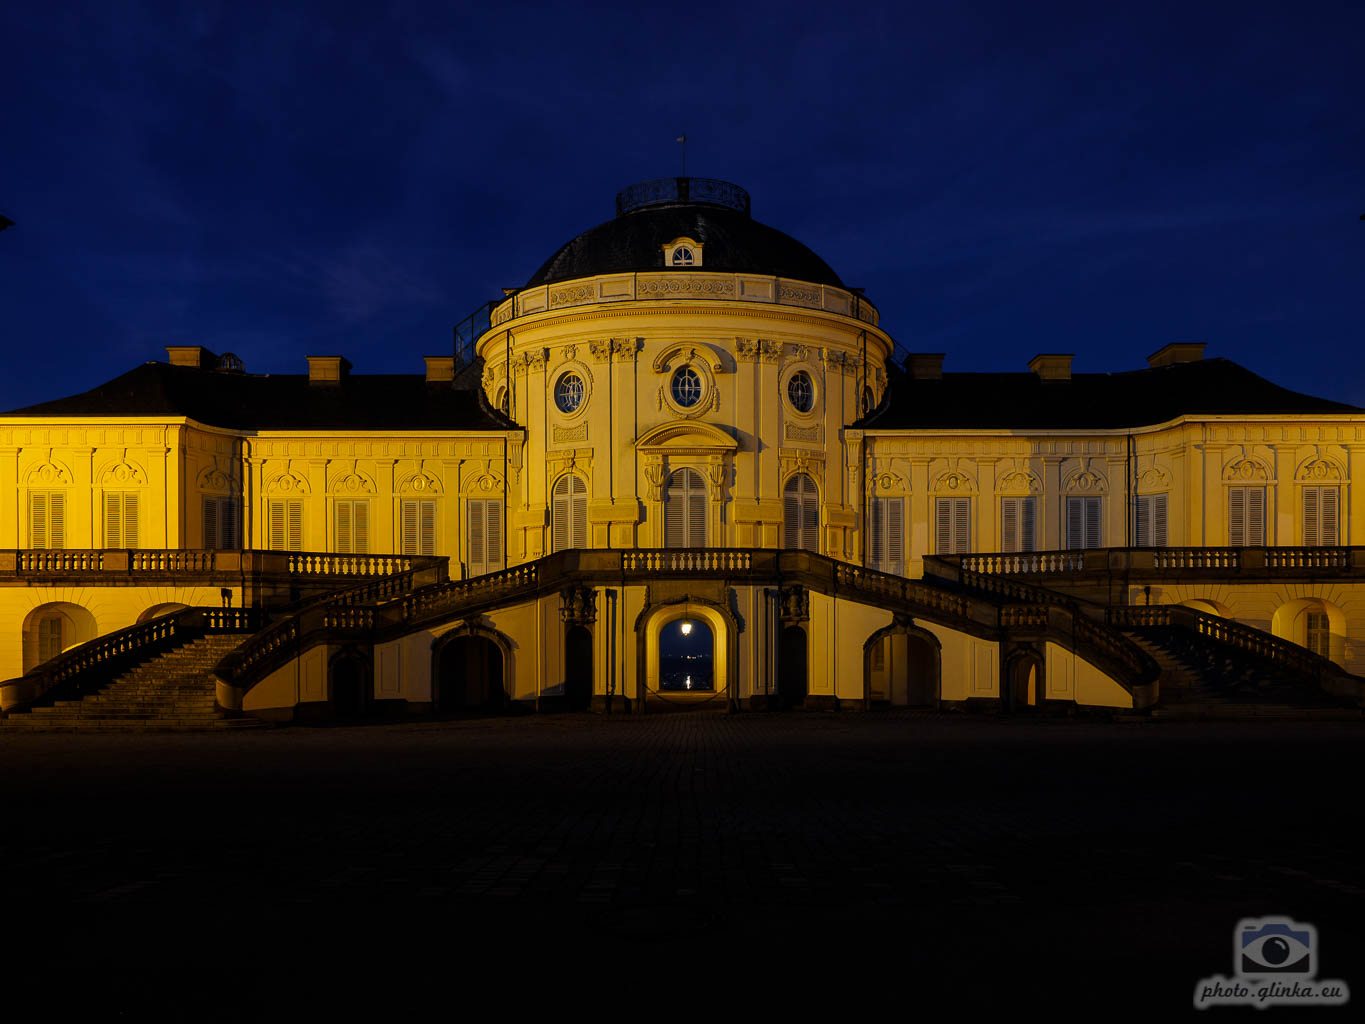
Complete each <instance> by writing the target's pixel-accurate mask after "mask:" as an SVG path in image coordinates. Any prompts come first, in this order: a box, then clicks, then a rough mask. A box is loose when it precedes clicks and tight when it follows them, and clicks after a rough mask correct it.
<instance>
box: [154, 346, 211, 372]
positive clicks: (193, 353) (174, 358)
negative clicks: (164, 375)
mask: <svg viewBox="0 0 1365 1024" xmlns="http://www.w3.org/2000/svg"><path fill="white" fill-rule="evenodd" d="M166 355H167V357H168V358H169V359H170V361H171V365H172V366H193V367H194V368H195V369H197V370H212V369H213V368H214V367H215V366H217V365H218V357H217V356H216V355H214V354H213V353H212V352H210V351H209V350H208V349H206V348H205V347H204V346H203V345H167V346H166Z"/></svg>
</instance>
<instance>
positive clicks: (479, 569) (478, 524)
mask: <svg viewBox="0 0 1365 1024" xmlns="http://www.w3.org/2000/svg"><path fill="white" fill-rule="evenodd" d="M465 518H466V519H467V520H468V522H469V574H470V575H471V576H482V575H483V574H484V573H486V572H496V571H497V570H499V569H501V568H502V566H503V547H502V502H501V501H498V500H496V499H489V498H471V499H469V503H468V511H467V514H466V517H465Z"/></svg>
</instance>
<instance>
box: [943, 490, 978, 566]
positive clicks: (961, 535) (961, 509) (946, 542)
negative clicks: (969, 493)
mask: <svg viewBox="0 0 1365 1024" xmlns="http://www.w3.org/2000/svg"><path fill="white" fill-rule="evenodd" d="M971 512H972V499H971V498H938V499H935V502H934V535H935V536H934V540H935V544H934V550H935V551H936V552H938V553H939V554H941V555H959V554H963V553H965V552H967V551H969V550H971Z"/></svg>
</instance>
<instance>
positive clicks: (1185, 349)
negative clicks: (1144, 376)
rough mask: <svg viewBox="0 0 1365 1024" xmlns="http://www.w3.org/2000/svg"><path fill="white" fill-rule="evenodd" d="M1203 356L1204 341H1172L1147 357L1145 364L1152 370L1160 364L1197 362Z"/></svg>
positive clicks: (1171, 364) (1170, 364) (1172, 364)
mask: <svg viewBox="0 0 1365 1024" xmlns="http://www.w3.org/2000/svg"><path fill="white" fill-rule="evenodd" d="M1203 358H1204V342H1202V341H1173V342H1171V343H1170V344H1169V345H1163V346H1162V347H1161V348H1159V349H1157V350H1156V351H1155V352H1153V353H1152V354H1151V355H1149V356H1148V357H1147V365H1148V366H1150V367H1151V368H1152V369H1153V370H1155V369H1157V367H1160V366H1174V365H1175V364H1176V363H1197V362H1199V361H1200V360H1201V359H1203Z"/></svg>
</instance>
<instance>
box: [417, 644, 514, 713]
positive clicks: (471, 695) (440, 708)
mask: <svg viewBox="0 0 1365 1024" xmlns="http://www.w3.org/2000/svg"><path fill="white" fill-rule="evenodd" d="M432 658H433V662H434V663H433V666H432V685H433V687H434V689H435V692H434V694H433V701H434V703H435V706H436V711H437V712H438V713H439V714H443V715H452V714H462V713H465V714H467V713H471V712H482V713H490V712H496V711H502V710H504V709H505V708H506V706H507V662H508V659H507V645H506V642H505V641H503V640H502V638H500V637H496V636H493V635H490V634H488V633H484V632H474V631H459V632H455V633H449V634H447V635H446V636H445V637H443V638H441V639H440V640H439V641H437V643H436V646H435V648H434V649H433V653H432Z"/></svg>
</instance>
